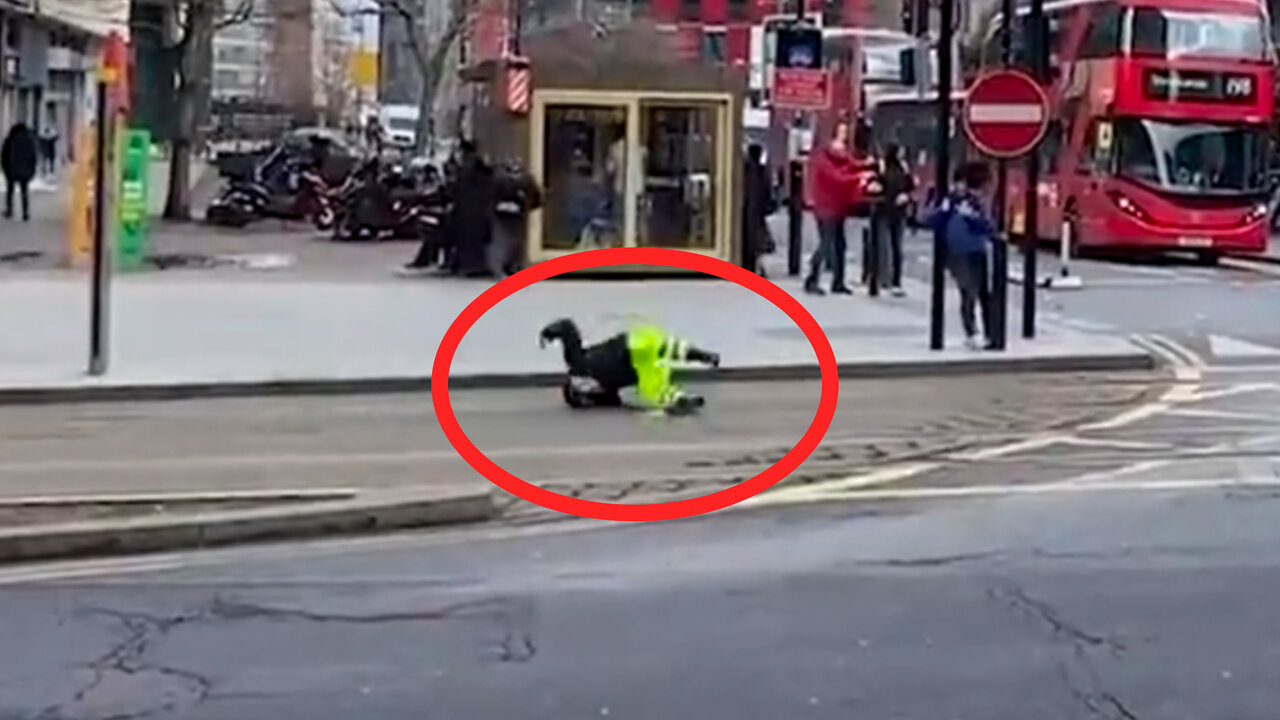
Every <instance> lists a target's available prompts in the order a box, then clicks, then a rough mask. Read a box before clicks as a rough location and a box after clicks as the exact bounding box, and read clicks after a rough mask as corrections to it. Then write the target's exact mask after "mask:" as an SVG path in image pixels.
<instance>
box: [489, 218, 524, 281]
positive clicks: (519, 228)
mask: <svg viewBox="0 0 1280 720" xmlns="http://www.w3.org/2000/svg"><path fill="white" fill-rule="evenodd" d="M524 229H525V224H524V218H523V217H513V216H510V215H498V216H497V217H496V218H495V219H494V221H493V239H492V240H490V241H489V270H490V272H492V273H493V274H494V275H496V276H498V277H502V276H503V275H514V274H515V273H517V272H519V271H520V265H521V264H522V263H523V260H524V253H523V252H522V250H523V247H524Z"/></svg>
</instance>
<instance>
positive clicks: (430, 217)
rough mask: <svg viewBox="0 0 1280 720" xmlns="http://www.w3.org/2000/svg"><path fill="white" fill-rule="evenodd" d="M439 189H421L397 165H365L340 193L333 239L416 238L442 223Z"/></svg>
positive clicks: (421, 236) (377, 239)
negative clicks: (379, 167) (383, 170)
mask: <svg viewBox="0 0 1280 720" xmlns="http://www.w3.org/2000/svg"><path fill="white" fill-rule="evenodd" d="M441 203H442V201H441V199H440V198H439V193H438V192H436V191H434V190H431V191H425V192H424V191H423V190H421V189H419V188H417V187H416V186H415V184H414V183H413V182H412V181H409V180H408V179H407V178H406V177H405V176H404V174H403V171H402V170H401V169H400V168H398V167H392V168H390V169H389V170H388V171H387V172H386V173H385V174H380V173H378V172H377V170H376V168H368V167H366V168H365V169H364V171H363V172H362V173H361V177H359V178H357V179H356V181H355V182H354V184H353V185H352V186H351V187H350V188H349V189H348V190H347V191H346V192H345V193H343V196H342V201H341V209H340V210H339V211H338V213H337V216H338V220H337V223H336V225H335V226H334V233H333V239H334V240H335V241H339V242H342V241H361V240H363V241H379V240H388V239H398V240H418V239H421V238H423V237H424V235H425V234H426V233H428V232H431V231H433V230H438V229H439V228H440V227H441V225H442V222H443V221H442V217H443V210H442V209H441Z"/></svg>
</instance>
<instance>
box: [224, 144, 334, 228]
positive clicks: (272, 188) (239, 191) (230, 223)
mask: <svg viewBox="0 0 1280 720" xmlns="http://www.w3.org/2000/svg"><path fill="white" fill-rule="evenodd" d="M304 177H308V178H309V179H307V180H305V181H304V180H303V178H304ZM304 183H307V184H311V185H316V184H320V185H322V184H323V183H324V181H323V179H322V178H320V177H319V175H318V173H311V172H310V171H308V170H306V169H305V167H304V163H303V161H302V160H300V159H298V158H293V157H289V156H287V155H285V154H284V151H283V150H277V151H276V152H275V153H272V155H271V156H269V157H268V159H267V160H266V161H265V162H264V163H263V164H262V165H260V166H259V167H257V168H255V169H254V171H253V173H252V174H251V175H250V176H249V177H243V178H231V179H230V180H229V182H228V183H227V186H226V187H225V188H224V189H223V191H222V192H221V193H219V194H218V196H217V197H216V198H214V200H213V202H211V203H209V207H208V209H207V210H206V211H205V219H206V220H207V221H208V222H210V223H213V224H215V225H223V226H227V227H244V226H246V225H248V224H249V223H251V222H253V221H255V220H260V219H263V218H269V217H271V218H280V219H283V220H296V219H299V218H303V217H307V216H308V214H309V211H308V206H309V201H308V199H307V198H308V196H310V195H311V194H312V193H309V192H305V191H303V185H304Z"/></svg>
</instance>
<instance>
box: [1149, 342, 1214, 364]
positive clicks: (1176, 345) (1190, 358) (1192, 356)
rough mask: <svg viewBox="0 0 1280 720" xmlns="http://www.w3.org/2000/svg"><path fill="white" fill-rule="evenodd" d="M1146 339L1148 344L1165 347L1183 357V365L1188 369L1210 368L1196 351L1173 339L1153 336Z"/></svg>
mask: <svg viewBox="0 0 1280 720" xmlns="http://www.w3.org/2000/svg"><path fill="white" fill-rule="evenodd" d="M1146 338H1147V341H1148V342H1151V343H1153V344H1155V345H1157V346H1163V347H1164V348H1166V349H1167V350H1169V351H1171V352H1172V353H1173V354H1175V355H1179V356H1181V360H1182V364H1183V365H1185V366H1187V367H1193V368H1200V369H1203V368H1205V367H1207V366H1208V363H1206V362H1205V361H1204V359H1202V358H1201V357H1200V356H1199V355H1198V354H1197V353H1196V352H1195V351H1194V350H1192V349H1191V348H1189V347H1187V346H1186V345H1183V344H1182V343H1180V342H1178V341H1177V340H1174V339H1173V338H1171V337H1168V336H1166V335H1155V334H1153V335H1147V336H1146Z"/></svg>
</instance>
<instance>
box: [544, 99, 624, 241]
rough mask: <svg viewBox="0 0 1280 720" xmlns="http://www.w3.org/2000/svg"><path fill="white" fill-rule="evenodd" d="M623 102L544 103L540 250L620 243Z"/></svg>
mask: <svg viewBox="0 0 1280 720" xmlns="http://www.w3.org/2000/svg"><path fill="white" fill-rule="evenodd" d="M629 111H630V108H629V107H628V106H627V105H559V104H557V105H550V106H548V107H547V108H546V114H545V125H544V126H543V127H544V130H543V138H542V141H543V148H544V153H545V158H546V160H545V162H544V163H543V168H542V169H543V173H542V183H543V191H544V194H545V197H546V199H545V204H544V206H543V218H542V248H543V249H544V250H549V251H559V252H565V251H573V250H591V249H595V248H605V247H621V246H623V245H624V244H626V242H625V240H626V237H627V223H626V197H627V156H628V152H627V145H628V143H627V125H628V119H629V115H630V112H629Z"/></svg>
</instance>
